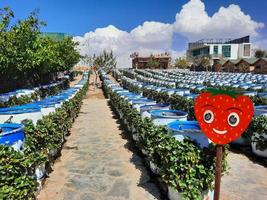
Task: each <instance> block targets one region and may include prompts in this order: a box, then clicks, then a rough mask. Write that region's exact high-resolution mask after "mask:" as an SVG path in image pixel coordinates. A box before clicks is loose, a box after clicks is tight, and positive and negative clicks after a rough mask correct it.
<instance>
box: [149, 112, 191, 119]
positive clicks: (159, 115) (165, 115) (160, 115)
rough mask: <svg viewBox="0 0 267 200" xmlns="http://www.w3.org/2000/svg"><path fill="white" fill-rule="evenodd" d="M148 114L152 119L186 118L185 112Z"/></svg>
mask: <svg viewBox="0 0 267 200" xmlns="http://www.w3.org/2000/svg"><path fill="white" fill-rule="evenodd" d="M149 112H150V114H151V116H152V117H154V118H175V117H178V118H179V117H186V116H187V113H186V112H183V111H180V110H151V111H149Z"/></svg>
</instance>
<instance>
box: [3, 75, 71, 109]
mask: <svg viewBox="0 0 267 200" xmlns="http://www.w3.org/2000/svg"><path fill="white" fill-rule="evenodd" d="M68 87H69V80H68V79H64V80H63V81H60V82H59V83H58V84H53V85H51V86H46V87H40V88H38V89H37V90H36V91H34V92H33V93H31V94H30V95H27V94H25V95H20V96H16V95H14V96H11V97H10V98H9V99H8V101H6V102H3V101H1V100H0V108H6V107H10V106H15V105H23V104H26V103H31V102H33V101H37V100H40V99H43V98H45V97H48V96H53V95H56V94H58V93H59V92H60V91H62V90H64V89H66V88H68Z"/></svg>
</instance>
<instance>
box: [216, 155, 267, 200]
mask: <svg viewBox="0 0 267 200" xmlns="http://www.w3.org/2000/svg"><path fill="white" fill-rule="evenodd" d="M227 160H228V162H229V165H230V167H231V169H230V171H229V174H227V175H225V176H223V177H222V187H221V193H222V194H221V200H254V199H255V200H266V199H267V168H266V167H264V166H262V165H260V164H258V163H256V162H254V161H253V160H250V159H249V158H248V157H247V156H245V155H244V154H242V153H240V154H239V153H234V152H230V153H229V155H228V157H227Z"/></svg>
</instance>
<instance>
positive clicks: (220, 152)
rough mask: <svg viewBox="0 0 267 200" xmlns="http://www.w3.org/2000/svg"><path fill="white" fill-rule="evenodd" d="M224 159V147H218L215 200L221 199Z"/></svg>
mask: <svg viewBox="0 0 267 200" xmlns="http://www.w3.org/2000/svg"><path fill="white" fill-rule="evenodd" d="M222 157H223V145H216V168H215V170H216V171H215V189H214V199H213V200H219V199H220V186H221V174H222Z"/></svg>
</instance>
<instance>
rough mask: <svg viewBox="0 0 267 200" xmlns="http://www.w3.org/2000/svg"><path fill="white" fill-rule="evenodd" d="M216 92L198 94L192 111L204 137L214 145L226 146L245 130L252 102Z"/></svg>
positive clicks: (250, 115) (243, 97)
mask: <svg viewBox="0 0 267 200" xmlns="http://www.w3.org/2000/svg"><path fill="white" fill-rule="evenodd" d="M213 91H215V90H213ZM218 91H219V90H217V92H216V93H215V94H214V93H212V92H204V93H202V94H200V95H199V96H198V97H197V99H196V101H195V106H194V110H195V115H196V118H197V121H198V122H199V125H200V128H201V130H202V131H203V132H204V133H205V135H206V136H207V137H208V138H209V139H210V140H211V141H212V142H214V143H216V144H227V143H229V142H231V141H233V140H235V139H237V138H239V137H240V135H241V134H242V133H243V132H244V131H245V130H246V129H247V127H248V125H249V123H250V121H251V119H252V117H253V112H254V108H253V102H252V101H251V100H250V98H249V97H247V96H242V95H229V94H226V93H227V92H225V91H223V93H219V92H222V91H219V92H218Z"/></svg>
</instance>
